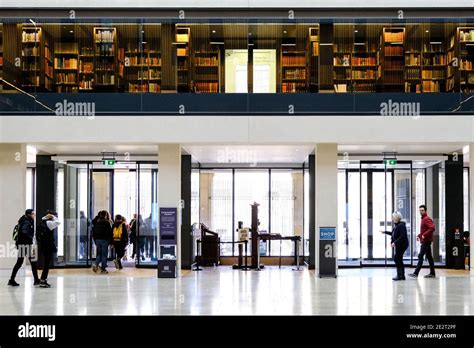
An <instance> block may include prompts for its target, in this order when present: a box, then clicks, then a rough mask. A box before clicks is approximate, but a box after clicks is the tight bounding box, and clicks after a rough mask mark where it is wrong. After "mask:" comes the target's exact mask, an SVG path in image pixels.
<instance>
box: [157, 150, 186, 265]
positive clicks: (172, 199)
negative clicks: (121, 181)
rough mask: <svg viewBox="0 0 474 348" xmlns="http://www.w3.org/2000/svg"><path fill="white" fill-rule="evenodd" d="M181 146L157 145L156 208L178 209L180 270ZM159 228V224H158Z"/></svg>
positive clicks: (178, 256) (179, 262) (178, 260)
mask: <svg viewBox="0 0 474 348" xmlns="http://www.w3.org/2000/svg"><path fill="white" fill-rule="evenodd" d="M180 200H181V145H179V144H160V145H158V206H159V207H160V208H174V207H176V208H178V226H177V233H178V238H177V242H178V246H177V250H176V253H177V255H176V256H177V267H178V274H180V270H181V214H180V208H179V202H180ZM158 226H159V223H158Z"/></svg>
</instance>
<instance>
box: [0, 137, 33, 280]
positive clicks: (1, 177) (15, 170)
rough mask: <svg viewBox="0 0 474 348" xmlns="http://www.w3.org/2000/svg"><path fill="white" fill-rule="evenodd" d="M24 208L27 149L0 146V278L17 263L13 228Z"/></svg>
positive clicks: (7, 273)
mask: <svg viewBox="0 0 474 348" xmlns="http://www.w3.org/2000/svg"><path fill="white" fill-rule="evenodd" d="M27 208H32V209H34V207H26V145H24V144H0V275H3V276H6V275H9V274H10V272H11V269H12V267H13V265H14V263H15V261H16V250H15V242H14V241H13V240H12V232H13V227H14V226H15V225H16V223H17V222H18V219H19V217H20V216H22V215H23V214H24V213H25V209H27Z"/></svg>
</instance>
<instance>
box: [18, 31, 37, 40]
mask: <svg viewBox="0 0 474 348" xmlns="http://www.w3.org/2000/svg"><path fill="white" fill-rule="evenodd" d="M39 35H40V34H39V32H37V31H34V32H32V33H29V32H26V31H23V32H22V33H21V41H22V42H38V41H39Z"/></svg>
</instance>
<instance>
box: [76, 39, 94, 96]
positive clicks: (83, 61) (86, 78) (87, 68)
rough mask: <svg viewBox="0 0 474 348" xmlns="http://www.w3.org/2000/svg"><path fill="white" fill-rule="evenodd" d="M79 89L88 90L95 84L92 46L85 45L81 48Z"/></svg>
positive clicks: (81, 90)
mask: <svg viewBox="0 0 474 348" xmlns="http://www.w3.org/2000/svg"><path fill="white" fill-rule="evenodd" d="M78 76H79V80H78V85H79V88H78V89H79V91H80V92H88V91H92V90H93V86H94V50H93V49H92V48H91V46H83V47H81V48H80V50H79V72H78Z"/></svg>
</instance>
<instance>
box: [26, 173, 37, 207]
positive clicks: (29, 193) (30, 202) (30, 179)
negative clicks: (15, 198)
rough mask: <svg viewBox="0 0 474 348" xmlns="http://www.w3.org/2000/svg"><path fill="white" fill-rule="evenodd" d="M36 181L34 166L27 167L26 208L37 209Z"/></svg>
mask: <svg viewBox="0 0 474 348" xmlns="http://www.w3.org/2000/svg"><path fill="white" fill-rule="evenodd" d="M34 181H35V177H34V175H33V168H27V169H26V207H25V209H30V208H31V209H35V206H34V194H35V193H34V191H33V190H34V187H35V185H34Z"/></svg>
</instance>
